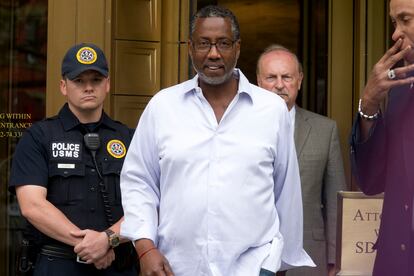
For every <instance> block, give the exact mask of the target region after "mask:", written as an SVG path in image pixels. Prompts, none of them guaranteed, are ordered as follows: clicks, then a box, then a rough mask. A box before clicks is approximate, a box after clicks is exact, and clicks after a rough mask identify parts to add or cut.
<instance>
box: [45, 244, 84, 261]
mask: <svg viewBox="0 0 414 276" xmlns="http://www.w3.org/2000/svg"><path fill="white" fill-rule="evenodd" d="M40 254H42V255H44V256H49V257H55V258H60V259H68V260H73V261H76V262H78V263H86V262H85V261H83V260H82V259H81V258H79V256H78V255H76V253H75V252H73V249H72V248H69V247H62V246H59V245H50V244H47V245H43V246H42V248H41V249H40Z"/></svg>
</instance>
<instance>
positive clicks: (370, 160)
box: [351, 115, 387, 195]
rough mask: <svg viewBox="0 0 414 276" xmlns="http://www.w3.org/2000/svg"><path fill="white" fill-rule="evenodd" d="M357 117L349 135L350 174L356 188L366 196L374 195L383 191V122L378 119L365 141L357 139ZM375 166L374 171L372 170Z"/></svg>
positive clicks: (385, 149)
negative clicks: (354, 179)
mask: <svg viewBox="0 0 414 276" xmlns="http://www.w3.org/2000/svg"><path fill="white" fill-rule="evenodd" d="M360 120H361V119H360V117H359V115H358V116H357V117H356V120H355V122H354V125H353V127H352V134H351V163H352V174H353V175H354V176H355V178H356V181H357V184H358V186H359V187H360V188H361V190H362V191H363V192H364V193H365V194H367V195H376V194H379V193H382V192H384V189H385V185H384V184H385V181H383V180H384V179H385V172H386V170H385V169H384V168H385V160H386V151H387V143H386V135H385V132H386V130H385V122H384V119H383V118H382V117H380V118H379V119H378V120H377V121H376V123H375V125H374V126H373V127H372V128H371V130H370V133H369V137H368V139H367V140H366V141H360V139H359V122H360ZM373 166H375V169H372V168H373Z"/></svg>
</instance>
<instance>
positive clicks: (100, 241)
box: [70, 229, 113, 264]
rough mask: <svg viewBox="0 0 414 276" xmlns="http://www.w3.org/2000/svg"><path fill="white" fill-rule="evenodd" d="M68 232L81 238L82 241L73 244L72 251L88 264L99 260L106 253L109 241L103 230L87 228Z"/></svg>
mask: <svg viewBox="0 0 414 276" xmlns="http://www.w3.org/2000/svg"><path fill="white" fill-rule="evenodd" d="M70 234H71V235H72V236H74V237H77V238H82V241H81V242H80V243H78V244H77V245H76V246H75V248H74V251H75V253H76V254H77V255H78V256H79V257H81V258H82V260H84V261H86V262H87V263H88V264H91V263H96V262H98V261H100V260H101V258H102V257H104V256H105V254H107V252H108V249H109V243H108V236H107V235H106V233H105V232H97V231H94V230H89V229H87V230H79V231H75V232H70ZM112 251H113V250H112ZM109 259H110V258H108V260H109ZM112 261H113V260H111V262H112Z"/></svg>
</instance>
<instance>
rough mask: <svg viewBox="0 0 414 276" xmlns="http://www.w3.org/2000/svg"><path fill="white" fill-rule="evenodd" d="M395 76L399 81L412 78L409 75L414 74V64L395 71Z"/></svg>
mask: <svg viewBox="0 0 414 276" xmlns="http://www.w3.org/2000/svg"><path fill="white" fill-rule="evenodd" d="M394 72H395V76H396V78H397V79H403V78H406V77H411V76H410V75H407V73H411V72H414V64H410V65H406V66H403V67H398V68H395V69H394Z"/></svg>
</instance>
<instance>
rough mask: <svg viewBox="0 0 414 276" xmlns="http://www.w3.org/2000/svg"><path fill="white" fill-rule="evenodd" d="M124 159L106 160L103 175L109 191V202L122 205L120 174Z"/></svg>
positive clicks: (103, 165)
mask: <svg viewBox="0 0 414 276" xmlns="http://www.w3.org/2000/svg"><path fill="white" fill-rule="evenodd" d="M122 164H123V162H122V161H106V162H104V163H103V164H102V176H103V178H104V183H105V187H106V190H107V191H108V197H109V203H110V204H111V205H113V206H114V205H121V189H120V181H119V180H120V179H119V178H120V175H121V170H122Z"/></svg>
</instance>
